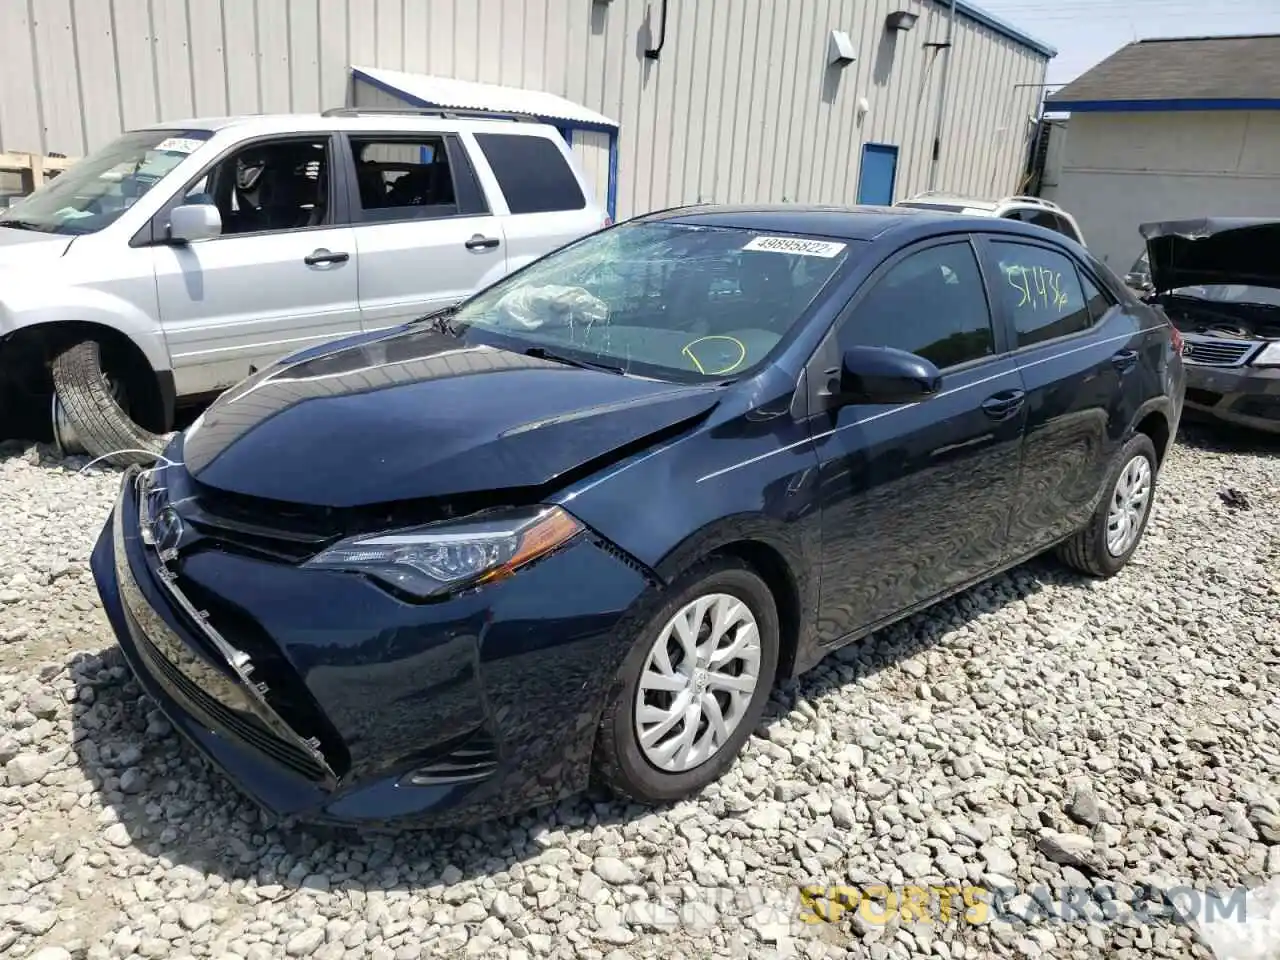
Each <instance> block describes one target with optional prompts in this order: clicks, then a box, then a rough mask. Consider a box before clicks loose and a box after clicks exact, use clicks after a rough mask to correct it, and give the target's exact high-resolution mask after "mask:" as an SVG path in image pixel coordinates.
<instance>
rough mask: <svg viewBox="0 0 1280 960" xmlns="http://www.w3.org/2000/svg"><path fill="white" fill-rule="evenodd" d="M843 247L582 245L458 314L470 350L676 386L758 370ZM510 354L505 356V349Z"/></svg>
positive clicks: (615, 237)
mask: <svg viewBox="0 0 1280 960" xmlns="http://www.w3.org/2000/svg"><path fill="white" fill-rule="evenodd" d="M851 246H852V245H851V244H850V243H848V242H843V241H833V240H827V239H818V238H810V237H795V236H779V235H768V234H761V233H757V232H755V231H751V230H742V229H731V228H720V227H704V226H692V225H688V224H678V223H667V222H662V223H652V222H650V223H637V224H626V225H623V226H620V227H615V228H613V229H611V230H606V231H604V232H602V233H598V234H595V235H593V236H590V237H587V238H586V239H584V240H582V241H579V242H578V243H576V244H574V245H572V246H570V247H568V248H566V249H564V250H562V251H560V252H558V253H555V254H552V255H551V256H549V257H548V258H546V259H545V260H542V261H540V262H538V263H535V264H534V265H533V266H531V267H529V268H527V269H526V270H524V271H523V272H521V273H519V274H516V275H515V276H512V277H510V278H508V279H507V280H504V281H501V282H499V283H498V284H496V285H495V286H493V287H491V288H489V289H488V290H485V291H483V292H482V293H480V294H479V295H477V296H476V297H473V298H472V299H471V300H469V301H467V302H466V303H464V304H463V305H462V306H461V308H460V309H459V311H458V312H457V314H456V315H455V316H454V317H453V318H452V320H453V325H454V326H455V328H458V329H459V332H460V333H461V334H462V335H464V336H466V337H467V338H468V339H470V338H472V336H473V334H475V333H479V334H480V336H481V338H483V335H484V334H485V333H495V334H498V335H500V336H501V337H503V338H505V339H507V340H511V341H515V344H516V345H515V349H525V350H527V349H530V348H536V347H540V348H543V349H545V350H546V351H547V353H548V354H550V355H553V356H561V357H564V358H568V359H572V360H577V361H579V362H586V363H598V364H601V365H603V366H608V367H616V368H620V369H621V370H622V371H623V372H624V373H634V374H638V375H641V376H652V377H656V378H659V379H670V380H680V381H694V382H697V381H706V380H723V379H726V378H736V377H739V376H742V375H743V374H745V373H747V372H749V371H751V370H753V369H755V368H757V367H758V366H760V364H762V363H763V362H764V360H765V359H766V357H768V355H769V354H770V352H771V351H772V350H773V348H774V346H775V345H776V344H777V343H778V341H779V340H781V339H782V337H783V336H785V335H786V333H787V332H788V331H789V330H790V329H791V328H792V327H793V326H794V325H795V323H796V321H797V320H799V319H800V317H801V316H802V315H803V314H804V312H805V310H806V309H807V308H808V307H809V305H810V304H811V303H812V302H813V300H814V299H815V298H816V297H817V295H818V293H819V292H820V291H821V290H822V287H823V285H824V284H826V282H827V281H828V280H829V279H830V278H831V277H832V276H833V275H834V274H835V273H836V271H838V270H839V269H840V267H841V265H842V264H843V263H844V262H845V259H846V258H847V257H848V255H849V251H850V247H851ZM504 345H507V344H504Z"/></svg>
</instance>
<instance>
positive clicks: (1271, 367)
mask: <svg viewBox="0 0 1280 960" xmlns="http://www.w3.org/2000/svg"><path fill="white" fill-rule="evenodd" d="M1139 229H1140V231H1141V233H1142V236H1143V237H1144V238H1145V239H1146V243H1147V251H1146V253H1144V254H1143V255H1142V257H1140V258H1139V260H1138V262H1137V263H1135V264H1134V266H1133V269H1132V270H1130V271H1129V274H1128V275H1127V276H1126V278H1125V279H1126V282H1127V283H1129V284H1130V285H1131V286H1133V287H1134V288H1135V289H1138V290H1140V291H1142V292H1143V293H1144V294H1146V295H1147V297H1148V299H1149V300H1150V302H1152V303H1156V304H1158V305H1159V306H1160V307H1161V308H1162V309H1163V310H1164V311H1165V313H1167V314H1168V316H1169V318H1170V319H1171V320H1172V322H1173V324H1174V326H1176V327H1177V328H1178V329H1179V331H1181V333H1182V336H1183V339H1184V340H1185V342H1186V345H1185V347H1184V348H1183V362H1184V363H1185V364H1186V367H1187V399H1186V404H1187V410H1188V411H1189V412H1191V413H1193V414H1196V415H1200V416H1206V415H1207V416H1209V417H1213V418H1216V419H1219V420H1223V421H1226V422H1228V423H1233V424H1236V425H1239V426H1243V427H1249V428H1252V429H1256V430H1265V431H1267V432H1269V433H1280V255H1278V254H1277V251H1280V219H1275V218H1261V217H1234V218H1225V217H1219V218H1207V219H1201V220H1172V221H1165V222H1160V223H1144V224H1143V225H1142V226H1141V227H1140V228H1139Z"/></svg>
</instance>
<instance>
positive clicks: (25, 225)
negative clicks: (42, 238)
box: [0, 217, 49, 233]
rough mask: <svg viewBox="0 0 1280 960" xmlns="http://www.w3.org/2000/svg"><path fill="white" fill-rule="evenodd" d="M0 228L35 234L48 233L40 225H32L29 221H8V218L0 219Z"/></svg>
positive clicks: (15, 219)
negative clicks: (28, 231)
mask: <svg viewBox="0 0 1280 960" xmlns="http://www.w3.org/2000/svg"><path fill="white" fill-rule="evenodd" d="M0 227H8V228H9V229H10V230H34V231H35V232H36V233H48V232H49V231H47V230H45V228H44V227H42V226H40V224H38V223H32V222H31V221H30V220H19V219H17V218H14V219H10V218H8V217H0Z"/></svg>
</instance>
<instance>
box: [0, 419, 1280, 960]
mask: <svg viewBox="0 0 1280 960" xmlns="http://www.w3.org/2000/svg"><path fill="white" fill-rule="evenodd" d="M81 464H82V461H72V462H68V463H59V462H57V461H55V460H52V459H50V458H49V456H48V452H47V451H40V450H37V449H34V448H33V449H30V450H23V449H21V448H17V449H15V448H13V447H9V448H7V449H5V448H0V764H2V765H3V771H4V772H3V776H0V784H2V785H0V955H2V956H3V957H4V958H6V960H7V958H9V957H19V956H22V957H37V958H39V960H59V958H61V960H67V958H68V957H79V956H86V955H87V956H88V957H90V958H97V957H107V956H112V957H134V956H141V957H175V958H181V957H187V956H193V957H224V958H228V957H233V956H235V957H240V958H243V960H260V958H268V957H280V956H286V957H309V956H314V957H318V958H340V957H373V958H378V960H391V958H409V957H419V956H464V957H473V956H476V957H486V958H492V960H497V958H510V960H515V958H522V957H529V958H536V957H548V956H549V957H573V956H577V957H584V958H604V957H609V958H613V960H624V958H628V957H630V958H637V960H638V958H643V957H672V958H677V957H678V958H687V960H693V958H703V957H706V958H710V957H717V958H720V957H746V956H751V957H759V956H766V957H767V956H802V957H825V956H849V957H872V958H877V960H881V958H890V957H894V958H905V957H909V956H919V957H925V956H932V957H939V958H943V960H947V958H961V957H970V958H978V957H988V956H993V955H996V956H998V955H1006V956H1020V957H1029V958H1035V957H1082V958H1083V957H1097V956H1114V957H1121V958H1130V957H1132V958H1138V957H1150V956H1155V957H1192V956H1200V957H1207V956H1209V955H1210V954H1209V952H1208V950H1207V948H1206V947H1205V946H1204V945H1203V944H1202V943H1200V942H1198V937H1197V932H1196V927H1195V925H1194V924H1191V923H1188V922H1185V921H1183V922H1179V921H1178V919H1177V918H1176V917H1173V916H1169V915H1167V914H1168V912H1169V911H1168V908H1167V906H1166V907H1164V908H1162V907H1161V905H1160V904H1159V903H1152V902H1147V903H1145V904H1144V902H1143V897H1142V894H1141V891H1142V889H1143V884H1152V885H1154V886H1155V887H1156V888H1159V889H1168V888H1169V887H1170V886H1171V885H1177V884H1194V886H1195V887H1196V888H1197V889H1200V890H1205V889H1219V890H1227V889H1230V888H1233V887H1235V886H1236V885H1245V886H1249V887H1255V886H1257V885H1258V884H1260V883H1262V882H1263V881H1264V880H1265V878H1267V877H1268V876H1276V875H1278V874H1280V702H1278V698H1277V695H1276V692H1275V691H1276V690H1277V685H1278V683H1280V627H1278V624H1280V444H1276V443H1274V442H1270V441H1267V440H1265V439H1252V438H1240V437H1233V438H1231V439H1229V440H1219V441H1212V442H1211V441H1209V440H1207V439H1206V435H1205V434H1200V435H1198V436H1196V435H1193V436H1192V437H1191V438H1189V439H1188V438H1185V437H1184V438H1183V442H1182V443H1181V444H1180V445H1179V446H1178V447H1176V448H1175V450H1174V452H1173V454H1172V455H1171V459H1170V462H1169V464H1168V467H1167V470H1166V472H1165V474H1164V475H1163V477H1162V479H1161V482H1160V486H1159V489H1158V497H1157V507H1156V511H1155V514H1154V516H1153V518H1152V521H1151V524H1150V527H1149V529H1148V532H1147V536H1146V540H1145V543H1144V546H1143V547H1142V548H1141V550H1140V552H1139V553H1138V555H1137V556H1136V558H1135V560H1134V562H1133V564H1132V565H1131V566H1130V567H1129V568H1128V569H1127V570H1126V571H1124V572H1123V573H1122V574H1121V575H1120V576H1118V577H1117V578H1115V579H1113V580H1111V581H1108V582H1105V583H1098V582H1092V581H1088V580H1084V579H1082V578H1079V577H1076V576H1073V575H1070V574H1068V573H1065V572H1063V571H1062V570H1061V569H1060V568H1058V567H1057V566H1056V565H1055V564H1054V563H1052V562H1050V561H1037V562H1035V563H1033V564H1030V565H1028V566H1024V567H1022V568H1019V569H1018V570H1015V571H1013V572H1012V573H1010V574H1007V575H1004V576H1002V577H999V578H997V579H996V580H994V581H993V582H991V583H990V584H988V585H985V586H983V587H980V588H978V589H975V590H972V591H970V592H968V593H967V594H964V595H963V596H961V597H959V598H957V599H956V600H954V601H951V602H948V603H946V604H943V605H941V606H940V607H937V608H935V609H934V610H933V611H931V612H930V613H929V614H928V615H921V616H917V617H915V618H913V619H911V620H910V621H908V622H906V623H904V624H900V625H898V626H896V627H894V628H891V629H888V630H886V631H883V632H882V633H880V634H878V635H877V636H876V637H875V638H873V641H872V642H870V643H868V644H867V645H864V646H862V647H860V648H859V649H857V650H846V651H843V652H841V653H840V654H838V655H836V656H834V657H832V658H830V659H829V660H828V662H827V663H825V664H824V665H823V666H821V667H819V668H818V669H817V670H816V671H814V672H813V673H812V674H810V675H808V676H806V677H805V678H803V679H802V681H801V682H799V683H798V684H795V685H793V686H792V687H790V688H789V689H787V690H785V691H782V692H780V693H779V694H778V696H777V697H776V698H775V701H774V703H773V704H772V706H771V709H770V714H769V717H768V718H767V722H766V723H765V724H764V725H762V728H761V730H760V731H759V732H758V734H759V735H758V736H756V737H754V738H753V739H752V740H751V742H750V744H749V747H748V750H747V752H746V755H745V757H744V758H743V759H742V760H741V762H739V763H738V764H737V765H736V766H735V768H734V769H733V770H732V772H731V773H730V774H729V775H728V776H727V777H726V778H725V779H724V780H723V781H722V782H721V783H719V784H717V785H714V786H713V787H712V788H710V789H709V790H708V791H706V793H705V794H704V795H703V796H702V797H700V798H698V799H697V800H695V801H692V802H686V803H683V804H680V805H677V806H675V807H673V808H669V809H666V810H662V811H658V812H653V811H643V810H637V809H634V808H630V809H628V808H623V807H619V806H618V805H615V804H610V803H607V802H603V801H601V800H600V799H599V798H590V797H584V798H578V799H574V800H571V801H566V802H565V803H562V804H560V805H559V806H558V807H556V808H554V809H552V810H545V811H539V812H537V813H536V814H534V815H529V816H526V817H523V818H519V819H518V820H506V821H501V822H499V823H495V824H491V825H488V826H486V827H483V828H479V829H477V830H475V831H473V832H469V833H456V834H447V835H431V834H416V835H411V836H407V837H403V836H402V837H399V838H391V837H387V836H366V837H358V836H346V835H336V834H326V833H320V832H315V831H302V830H299V829H296V828H293V829H289V828H288V825H273V824H270V823H268V822H266V821H265V820H264V818H263V817H262V816H261V815H260V814H259V812H258V811H257V809H256V808H255V807H253V806H252V805H250V804H249V803H248V802H247V801H244V800H243V799H241V798H240V796H239V795H238V794H237V793H236V792H235V791H234V790H233V789H232V788H230V787H229V786H228V785H227V784H226V783H225V782H224V781H223V780H222V779H221V778H220V777H219V776H217V775H216V774H214V773H212V772H211V771H210V770H209V769H208V768H207V767H206V766H205V765H204V764H203V762H202V761H201V760H200V759H199V758H198V756H197V755H196V754H195V753H194V751H193V750H192V749H191V748H190V747H188V746H187V745H186V743H185V742H184V741H182V740H180V739H179V738H178V737H177V736H176V735H175V734H174V733H173V732H172V731H171V729H170V727H169V725H168V723H166V722H165V721H164V719H163V718H162V717H161V716H160V715H159V714H158V713H157V712H156V711H155V709H154V707H152V706H151V705H150V703H149V702H148V701H147V700H146V698H145V697H143V696H142V695H141V693H140V692H139V690H138V688H137V686H136V685H135V684H134V683H132V682H131V680H130V677H129V673H128V669H127V667H126V666H125V665H124V664H123V662H122V661H121V659H120V657H119V655H118V653H117V652H116V651H115V650H114V648H113V645H112V640H111V636H110V633H109V630H108V627H107V623H106V620H105V617H104V616H103V614H102V612H101V610H100V609H99V606H98V601H97V596H96V593H95V590H94V587H93V581H92V577H91V574H90V572H89V568H88V554H89V550H90V548H91V546H92V544H93V541H94V539H95V538H96V536H97V534H98V531H99V529H100V526H101V524H102V521H103V518H104V517H105V515H106V513H107V510H108V507H109V504H110V502H111V501H112V498H113V496H114V493H115V489H116V485H117V483H118V475H117V474H116V473H114V472H110V471H99V470H97V468H94V469H93V470H92V471H90V472H89V473H85V474H78V473H77V472H76V470H77V469H78V467H79V466H80V465H81ZM1232 489H1234V490H1236V491H1240V492H1241V493H1242V494H1243V501H1242V500H1241V499H1240V498H1238V497H1237V496H1235V495H1234V494H1231V493H1229V492H1228V491H1229V490H1232ZM1224 494H1226V496H1225V499H1224V496H1223V495H1224ZM944 881H945V882H947V883H949V884H951V885H955V884H956V882H957V881H961V882H963V883H982V884H985V885H986V886H988V887H995V888H1001V889H1003V888H1011V889H1012V890H1014V891H1017V892H1019V893H1020V894H1021V895H1020V896H1016V897H1014V898H1013V899H1012V900H1009V901H1008V903H1007V905H1006V907H1007V908H1006V909H1005V910H1003V911H1001V912H1000V913H999V918H998V919H990V918H989V922H986V923H980V924H973V923H965V922H960V921H959V920H958V919H957V916H958V915H959V914H960V913H962V912H963V909H964V908H963V906H960V907H958V908H957V909H956V912H955V913H954V914H952V915H951V917H950V919H949V920H946V921H942V920H941V919H940V918H939V919H938V922H934V923H923V922H915V921H913V920H912V918H911V917H910V916H908V917H907V918H906V919H905V920H903V919H902V918H901V917H898V918H897V919H893V920H891V921H889V922H887V923H886V922H883V921H875V922H873V921H874V918H875V917H876V916H877V915H878V910H879V908H876V909H875V910H870V911H866V912H865V913H864V912H856V911H855V912H853V913H846V914H845V915H843V916H840V917H834V916H833V920H834V921H835V922H831V923H818V924H806V923H802V922H800V921H799V919H798V917H799V909H800V908H799V904H798V902H797V900H798V894H797V890H798V887H799V886H801V885H804V884H811V883H816V884H819V885H822V886H830V885H838V884H850V885H852V884H856V885H867V884H876V883H886V884H897V883H904V882H906V883H918V884H928V883H934V884H943V883H944ZM1067 887H1070V888H1085V889H1087V890H1089V891H1090V893H1089V894H1088V900H1089V906H1088V907H1087V908H1086V912H1087V915H1088V916H1091V917H1094V918H1095V921H1096V922H1093V923H1086V922H1072V923H1063V922H1056V923H1055V922H1050V921H1049V920H1047V919H1045V918H1044V917H1043V915H1042V914H1041V913H1037V911H1036V906H1035V901H1033V900H1031V899H1030V898H1029V896H1028V891H1029V892H1035V890H1036V889H1037V888H1038V889H1043V890H1048V891H1056V893H1057V895H1058V896H1059V897H1063V896H1066V894H1065V892H1064V891H1065V889H1066V888H1067ZM1081 902H1082V903H1083V901H1081ZM868 914H869V915H870V917H871V918H872V919H871V920H869V919H868ZM935 916H937V914H936V908H935ZM993 916H994V915H993ZM1020 916H1021V917H1026V918H1028V919H1030V920H1031V921H1033V922H1029V923H1021V922H1018V917H1020ZM1104 917H1116V918H1118V919H1117V920H1116V921H1115V922H1110V923H1104V922H1101V918H1104Z"/></svg>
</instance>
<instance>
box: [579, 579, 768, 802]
mask: <svg viewBox="0 0 1280 960" xmlns="http://www.w3.org/2000/svg"><path fill="white" fill-rule="evenodd" d="M778 638H779V631H778V613H777V608H776V606H775V604H774V601H773V596H772V594H771V593H770V591H769V588H768V586H767V585H766V584H765V582H764V581H763V580H761V579H760V577H759V576H758V575H757V574H756V573H755V572H754V571H753V570H751V569H750V568H749V567H748V566H747V565H746V564H744V563H742V562H740V561H738V560H734V559H730V558H719V559H714V560H711V561H708V562H706V563H704V564H701V565H699V566H698V567H697V568H695V569H693V570H690V571H689V572H688V573H687V574H685V576H683V577H682V578H681V579H680V580H679V581H678V582H677V583H676V584H675V585H674V588H673V590H672V593H671V599H670V600H668V601H667V602H666V603H665V604H664V605H663V607H662V609H661V610H659V611H658V612H657V613H656V614H654V616H653V617H652V618H651V619H650V621H649V622H648V624H647V625H646V627H645V628H644V629H643V630H642V631H641V634H640V638H639V640H638V641H637V642H636V645H635V647H634V648H633V649H632V651H631V653H630V655H629V656H628V657H627V660H626V662H625V663H624V665H623V668H622V671H621V672H620V674H619V677H618V680H617V682H616V683H615V685H614V688H613V691H612V694H611V698H610V701H609V703H608V704H607V706H606V707H605V711H604V715H603V717H602V719H601V722H600V728H599V731H598V734H597V739H596V750H595V773H596V776H597V779H598V780H600V781H601V782H603V783H604V784H605V785H606V786H608V787H609V788H610V789H612V790H613V791H614V792H615V793H619V794H622V795H625V796H627V797H630V798H632V799H634V800H638V801H640V802H642V803H663V802H667V801H671V800H678V799H680V798H682V797H685V796H688V795H690V794H692V793H695V792H696V791H698V790H700V789H702V788H703V787H705V786H706V785H707V784H709V783H711V782H712V781H713V780H716V779H717V778H718V777H720V776H721V775H722V774H723V773H724V771H725V770H726V769H728V767H729V766H730V765H731V764H732V763H733V761H734V759H735V758H736V757H737V755H738V753H739V752H740V751H741V750H742V745H743V744H744V743H745V742H746V740H747V737H749V736H750V735H751V731H752V730H753V729H754V728H755V725H756V724H757V723H758V722H759V720H760V716H761V714H762V713H763V712H764V707H765V703H766V701H767V700H768V698H769V693H770V691H771V689H772V688H773V680H774V676H775V674H776V671H777V666H778Z"/></svg>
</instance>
